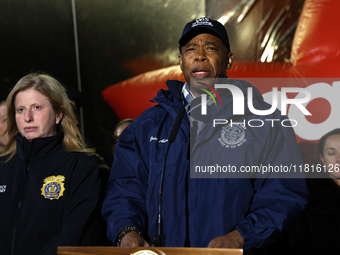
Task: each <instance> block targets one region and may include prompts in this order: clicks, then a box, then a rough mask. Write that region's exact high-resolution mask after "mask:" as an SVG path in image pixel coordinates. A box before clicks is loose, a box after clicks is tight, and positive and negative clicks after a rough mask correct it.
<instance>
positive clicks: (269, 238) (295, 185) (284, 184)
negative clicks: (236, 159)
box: [235, 126, 307, 248]
mask: <svg viewBox="0 0 340 255" xmlns="http://www.w3.org/2000/svg"><path fill="white" fill-rule="evenodd" d="M261 164H262V165H263V166H269V165H270V166H277V167H281V166H282V167H283V166H286V167H291V166H292V167H291V171H292V169H293V166H294V165H295V166H299V165H303V164H304V163H303V160H302V156H301V152H300V149H299V147H298V145H297V143H296V140H295V134H294V132H293V129H292V128H285V127H281V126H279V127H276V128H273V130H272V131H270V134H269V136H268V138H267V141H266V144H265V151H264V153H263V156H262V159H261ZM286 169H287V168H286ZM287 177H289V178H287ZM254 189H255V195H254V197H253V201H252V204H251V207H250V211H249V214H248V215H247V217H246V219H245V220H244V221H242V222H240V223H239V224H237V225H236V226H235V229H237V230H238V231H239V232H240V234H241V235H242V237H243V239H244V242H245V248H253V247H261V246H264V245H267V244H270V243H273V242H275V240H277V239H278V238H279V237H280V235H281V234H282V233H283V231H285V230H287V227H289V226H290V225H291V224H292V222H294V220H295V219H296V218H297V217H298V216H299V215H300V214H301V213H302V211H303V209H304V208H305V206H306V204H307V187H306V180H305V178H304V173H291V174H288V175H287V173H285V174H282V175H281V174H280V173H275V172H274V173H267V174H262V173H261V174H258V175H257V176H256V178H255V179H254Z"/></svg>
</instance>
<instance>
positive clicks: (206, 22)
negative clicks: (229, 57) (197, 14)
mask: <svg viewBox="0 0 340 255" xmlns="http://www.w3.org/2000/svg"><path fill="white" fill-rule="evenodd" d="M203 33H207V34H212V35H215V36H217V37H218V38H220V39H221V40H222V42H223V44H224V45H225V46H226V47H227V50H228V52H230V45H229V39H228V34H227V30H226V29H225V27H224V26H223V25H222V24H221V23H220V22H218V21H217V20H212V19H209V18H207V17H204V18H199V19H194V20H193V21H191V22H189V23H187V24H186V25H185V27H184V29H183V32H182V37H181V39H179V41H178V43H179V52H181V46H184V45H186V44H187V43H188V42H189V41H190V40H191V39H192V38H194V37H195V36H196V35H199V34H203Z"/></svg>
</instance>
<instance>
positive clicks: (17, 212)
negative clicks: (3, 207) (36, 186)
mask: <svg viewBox="0 0 340 255" xmlns="http://www.w3.org/2000/svg"><path fill="white" fill-rule="evenodd" d="M28 172H29V167H28V164H27V161H26V168H25V174H24V177H23V179H22V181H21V185H20V186H21V188H20V191H19V196H18V204H17V210H16V212H15V218H14V224H13V232H12V243H11V255H14V248H15V243H16V234H17V228H18V223H19V215H20V209H21V205H22V202H23V195H24V191H25V190H26V186H27V176H28Z"/></svg>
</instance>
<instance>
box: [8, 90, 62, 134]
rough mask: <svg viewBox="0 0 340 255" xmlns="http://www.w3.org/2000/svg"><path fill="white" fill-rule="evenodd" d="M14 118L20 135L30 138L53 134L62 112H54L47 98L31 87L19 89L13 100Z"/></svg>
mask: <svg viewBox="0 0 340 255" xmlns="http://www.w3.org/2000/svg"><path fill="white" fill-rule="evenodd" d="M14 106H15V120H16V123H17V127H18V130H19V132H20V133H21V135H22V136H25V137H26V139H28V140H32V139H34V138H39V137H48V136H53V135H55V134H56V132H57V124H56V122H57V121H58V122H59V121H60V120H61V118H62V114H57V113H55V112H54V110H53V108H52V105H51V103H50V102H49V101H48V99H47V98H46V97H45V96H44V95H42V94H41V93H39V92H38V91H36V90H34V89H33V88H31V89H27V90H24V91H20V92H19V93H18V94H17V96H16V98H15V101H14Z"/></svg>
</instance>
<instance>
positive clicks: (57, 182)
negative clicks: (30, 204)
mask: <svg viewBox="0 0 340 255" xmlns="http://www.w3.org/2000/svg"><path fill="white" fill-rule="evenodd" d="M64 181H65V176H62V175H57V176H49V177H47V178H45V179H44V184H43V186H42V188H41V195H43V196H44V197H45V198H48V199H51V200H53V199H59V197H61V196H62V195H63V194H64V191H65V188H64V183H63V182H64Z"/></svg>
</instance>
